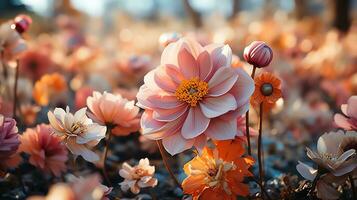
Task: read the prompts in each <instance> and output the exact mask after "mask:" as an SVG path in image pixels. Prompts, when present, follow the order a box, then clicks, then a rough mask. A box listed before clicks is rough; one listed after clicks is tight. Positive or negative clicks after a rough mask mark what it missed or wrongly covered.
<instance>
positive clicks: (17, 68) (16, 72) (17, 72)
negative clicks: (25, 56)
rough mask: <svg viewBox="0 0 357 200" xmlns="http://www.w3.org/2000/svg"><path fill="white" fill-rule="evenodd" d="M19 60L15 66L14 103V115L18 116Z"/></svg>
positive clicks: (14, 116)
mask: <svg viewBox="0 0 357 200" xmlns="http://www.w3.org/2000/svg"><path fill="white" fill-rule="evenodd" d="M19 68H20V66H19V60H16V67H15V83H14V105H13V107H12V117H13V118H16V106H17V82H18V79H19Z"/></svg>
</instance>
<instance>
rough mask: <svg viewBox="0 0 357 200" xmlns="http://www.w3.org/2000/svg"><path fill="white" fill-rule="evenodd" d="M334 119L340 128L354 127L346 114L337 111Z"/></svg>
mask: <svg viewBox="0 0 357 200" xmlns="http://www.w3.org/2000/svg"><path fill="white" fill-rule="evenodd" d="M334 120H335V123H336V124H337V126H339V127H340V128H343V129H345V130H351V129H352V125H351V124H350V123H349V122H348V119H347V118H346V117H345V116H343V115H341V114H339V113H337V114H336V115H335V116H334Z"/></svg>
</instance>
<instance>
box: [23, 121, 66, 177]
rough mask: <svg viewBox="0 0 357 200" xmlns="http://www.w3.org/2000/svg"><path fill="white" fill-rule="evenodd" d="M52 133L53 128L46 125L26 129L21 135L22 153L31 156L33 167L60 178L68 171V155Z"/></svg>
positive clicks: (59, 140) (58, 139)
mask: <svg viewBox="0 0 357 200" xmlns="http://www.w3.org/2000/svg"><path fill="white" fill-rule="evenodd" d="M51 133H52V129H51V127H50V126H49V125H46V124H40V125H37V126H36V128H28V129H26V131H25V132H24V133H23V135H21V145H20V151H21V152H25V153H27V154H29V155H30V160H29V162H30V163H31V164H32V165H34V166H36V167H38V168H40V169H41V170H43V171H45V172H51V173H53V174H54V175H55V176H60V175H61V173H63V172H65V171H66V169H67V166H66V161H67V160H68V156H67V154H68V153H67V149H66V147H65V146H64V145H63V144H62V142H61V139H60V138H59V137H58V136H56V135H53V134H51Z"/></svg>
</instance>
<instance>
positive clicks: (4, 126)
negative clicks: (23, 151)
mask: <svg viewBox="0 0 357 200" xmlns="http://www.w3.org/2000/svg"><path fill="white" fill-rule="evenodd" d="M19 145H20V140H19V134H18V129H17V127H16V121H15V120H14V119H12V118H7V117H4V116H3V115H0V159H1V162H0V171H2V170H6V169H7V168H8V167H15V166H16V165H17V164H18V163H19V162H20V160H21V159H20V157H19V155H18V154H17V150H18V148H19Z"/></svg>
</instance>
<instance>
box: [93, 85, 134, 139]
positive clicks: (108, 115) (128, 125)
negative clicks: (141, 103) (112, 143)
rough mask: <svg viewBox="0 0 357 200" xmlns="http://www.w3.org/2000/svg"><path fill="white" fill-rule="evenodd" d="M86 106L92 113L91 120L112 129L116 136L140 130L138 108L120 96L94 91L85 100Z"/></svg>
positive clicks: (132, 102)
mask: <svg viewBox="0 0 357 200" xmlns="http://www.w3.org/2000/svg"><path fill="white" fill-rule="evenodd" d="M87 106H88V108H89V110H90V111H91V112H92V113H93V115H92V116H91V117H92V119H93V120H94V121H96V122H98V123H100V124H102V125H107V126H111V127H113V128H112V130H111V132H112V134H114V135H116V136H125V135H128V134H130V133H132V132H135V131H138V130H139V129H140V125H139V120H140V119H139V115H138V114H139V108H138V107H136V106H135V102H134V101H128V100H127V99H125V98H123V97H122V96H121V95H119V94H118V95H114V94H112V93H107V92H104V93H103V94H101V93H99V92H96V91H94V92H93V96H90V97H88V98H87Z"/></svg>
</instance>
